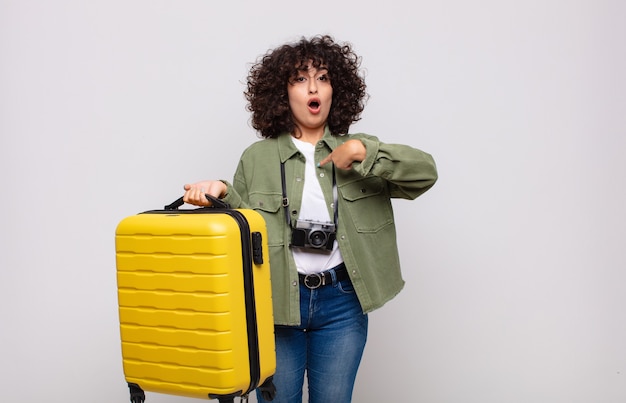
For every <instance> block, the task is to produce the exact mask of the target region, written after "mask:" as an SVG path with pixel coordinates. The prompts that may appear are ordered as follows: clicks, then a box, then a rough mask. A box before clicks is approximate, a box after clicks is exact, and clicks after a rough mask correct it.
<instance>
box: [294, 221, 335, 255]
mask: <svg viewBox="0 0 626 403" xmlns="http://www.w3.org/2000/svg"><path fill="white" fill-rule="evenodd" d="M334 242H335V224H333V223H327V222H316V221H311V220H297V221H296V226H295V228H294V229H293V230H292V232H291V246H295V247H299V248H312V249H326V250H333V243H334Z"/></svg>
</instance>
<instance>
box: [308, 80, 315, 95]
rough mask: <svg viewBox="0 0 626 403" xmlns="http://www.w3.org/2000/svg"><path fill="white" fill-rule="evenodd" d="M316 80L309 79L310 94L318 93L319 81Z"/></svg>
mask: <svg viewBox="0 0 626 403" xmlns="http://www.w3.org/2000/svg"><path fill="white" fill-rule="evenodd" d="M315 81H316V80H310V81H309V94H317V83H316V82H315Z"/></svg>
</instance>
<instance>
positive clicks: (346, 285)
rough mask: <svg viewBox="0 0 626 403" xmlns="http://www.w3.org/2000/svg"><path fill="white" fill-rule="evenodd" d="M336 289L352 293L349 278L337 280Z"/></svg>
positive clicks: (352, 289) (352, 288)
mask: <svg viewBox="0 0 626 403" xmlns="http://www.w3.org/2000/svg"><path fill="white" fill-rule="evenodd" d="M337 289H338V290H339V291H341V292H342V293H344V294H354V286H353V285H352V281H350V279H345V280H342V281H339V282H337Z"/></svg>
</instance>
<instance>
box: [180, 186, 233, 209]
mask: <svg viewBox="0 0 626 403" xmlns="http://www.w3.org/2000/svg"><path fill="white" fill-rule="evenodd" d="M184 189H185V194H184V195H183V200H184V201H185V203H189V204H193V205H195V206H210V205H211V202H210V201H209V200H208V199H207V198H206V196H205V194H209V195H211V196H213V197H217V198H218V199H221V198H222V197H224V196H225V194H226V190H227V187H226V184H225V183H224V182H222V181H215V180H210V181H201V182H197V183H194V184H191V185H190V184H186V185H185V186H184Z"/></svg>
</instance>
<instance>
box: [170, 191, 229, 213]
mask: <svg viewBox="0 0 626 403" xmlns="http://www.w3.org/2000/svg"><path fill="white" fill-rule="evenodd" d="M205 196H206V198H207V200H208V201H210V202H211V205H210V206H207V207H209V208H221V209H228V208H230V204H228V203H226V202H225V201H223V200H221V199H218V198H217V197H213V196H211V195H210V194H208V193H206V194H205ZM183 204H185V201H184V200H183V196H181V197H179V198H178V199H176V200H174V202H172V203H171V204H168V205H167V206H165V207H164V209H165V210H178V208H179V207H180V206H182V205H183Z"/></svg>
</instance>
